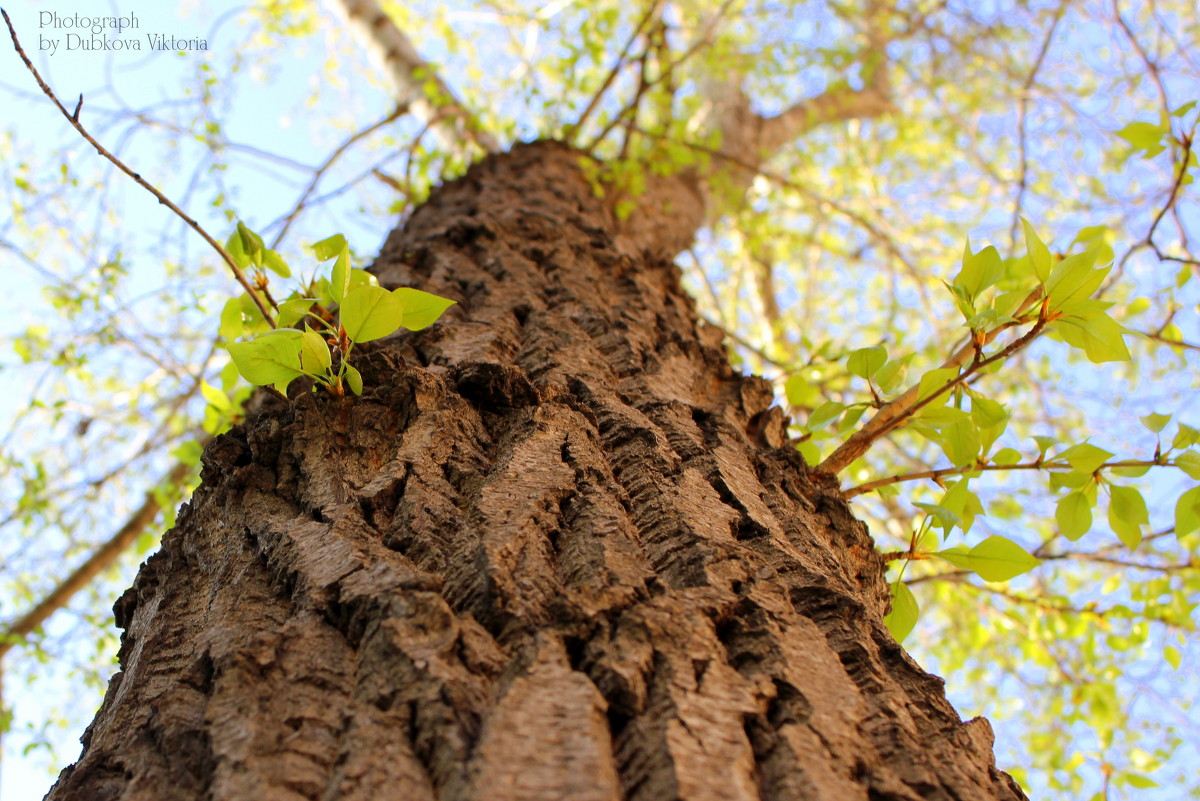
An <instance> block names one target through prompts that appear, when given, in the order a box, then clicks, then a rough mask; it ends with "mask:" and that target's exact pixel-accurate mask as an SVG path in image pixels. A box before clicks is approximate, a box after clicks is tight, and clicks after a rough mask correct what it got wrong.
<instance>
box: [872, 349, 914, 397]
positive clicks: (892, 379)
mask: <svg viewBox="0 0 1200 801" xmlns="http://www.w3.org/2000/svg"><path fill="white" fill-rule="evenodd" d="M915 355H916V354H915V353H910V354H908V355H907V356H901V357H900V358H899V359H892V360H891V361H890V362H888V363H887V364H885V365H884V366H883V367H880V368H879V370H878V371H877V372H876V373H875V386H877V387H879V390H880V391H881V392H884V393H888V392H893V391H895V390H896V389H897V388H898V387H899V386H900V385H901V384H902V383H903V382H904V379H905V377H906V376H907V375H908V363H909V362H911V361H912V360H913V357H914V356H915Z"/></svg>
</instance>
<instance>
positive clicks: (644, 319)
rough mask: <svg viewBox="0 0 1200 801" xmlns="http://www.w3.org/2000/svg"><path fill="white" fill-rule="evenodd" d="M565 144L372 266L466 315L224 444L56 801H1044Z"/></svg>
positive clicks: (764, 389)
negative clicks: (999, 761) (910, 631)
mask: <svg viewBox="0 0 1200 801" xmlns="http://www.w3.org/2000/svg"><path fill="white" fill-rule="evenodd" d="M577 158H578V157H577V156H576V154H574V153H572V152H571V151H569V150H568V149H566V148H565V147H563V146H561V145H556V144H552V143H539V144H534V145H526V146H519V147H518V148H516V149H514V150H513V151H512V152H510V153H506V154H501V155H497V156H494V157H491V158H489V159H488V160H487V161H485V162H483V163H481V164H479V165H476V166H475V167H473V168H472V169H471V170H470V172H469V173H468V174H467V175H466V176H465V177H464V178H462V179H460V180H458V181H455V182H453V183H451V184H449V185H447V186H445V187H443V188H441V189H440V190H438V191H437V192H436V193H435V194H434V196H433V197H432V198H430V200H429V202H428V203H427V204H426V205H425V206H424V207H423V208H421V209H420V210H418V211H417V212H416V213H415V214H414V215H413V217H412V218H411V219H410V220H409V221H408V223H407V224H406V225H405V227H404V228H403V229H402V230H399V231H396V232H394V233H393V234H392V236H391V237H390V238H389V240H388V242H387V243H386V245H385V246H384V248H383V251H382V253H381V254H380V256H379V259H378V261H377V263H376V265H375V267H374V269H375V271H376V273H377V274H378V276H379V277H380V280H381V281H382V282H383V283H384V285H386V286H397V285H414V286H419V287H421V288H423V289H426V290H429V291H433V292H437V293H439V294H443V295H447V296H449V297H453V298H455V299H456V300H458V301H459V303H458V305H456V306H454V307H452V309H451V310H450V311H449V312H448V313H447V314H446V316H445V318H444V319H443V321H442V322H441V323H439V324H437V325H435V326H434V327H432V328H430V329H427V330H426V331H423V332H420V333H417V334H413V333H402V334H400V335H397V336H394V337H391V338H388V339H386V340H382V341H380V342H379V343H373V345H372V346H370V347H367V348H364V351H366V352H365V353H364V357H363V359H362V360H361V361H360V366H361V369H362V372H363V375H364V380H365V383H366V386H367V387H368V389H367V391H366V393H365V394H364V396H363V397H362V398H360V399H342V400H338V399H334V398H332V397H329V396H327V395H324V394H318V395H313V394H310V393H307V392H305V391H303V390H304V388H303V387H298V388H296V391H294V393H293V394H294V395H295V396H296V397H295V400H294V402H293V403H292V404H291V405H290V406H286V407H285V406H284V404H282V403H281V402H277V401H270V400H269V401H267V403H266V407H265V408H264V409H263V410H262V411H261V412H260V413H259V414H258V415H257V416H256V417H254V418H253V419H252V420H250V421H249V422H247V423H246V424H244V425H242V426H239V427H236V428H235V429H233V430H232V431H230V432H228V433H227V434H225V435H222V436H221V437H219V438H218V439H217V440H215V441H214V442H213V443H212V444H211V445H210V446H209V447H208V449H207V450H206V452H205V454H204V458H203V473H202V479H203V482H202V485H201V487H200V488H199V490H197V492H196V493H195V496H194V498H193V500H192V501H191V503H190V504H188V505H186V506H185V507H184V509H183V510H182V511H181V513H180V515H179V518H178V524H177V525H176V527H175V528H174V529H172V530H171V531H170V532H168V533H167V535H166V536H165V537H164V540H163V546H162V550H161V551H160V552H159V553H157V554H155V555H154V556H153V557H151V558H150V559H149V560H148V561H147V563H146V564H145V565H144V566H143V568H142V570H141V572H140V574H139V576H138V578H137V580H136V582H135V584H134V586H133V587H132V588H131V589H130V590H128V591H127V592H126V593H125V595H124V596H123V597H122V598H121V600H120V601H119V602H118V603H117V606H116V614H117V621H118V624H119V625H120V626H121V627H122V628H123V629H124V630H125V632H124V636H123V638H122V645H121V652H120V660H121V668H122V669H121V672H120V673H118V674H117V675H116V677H114V678H113V680H112V683H111V685H110V687H109V690H108V694H107V696H106V698H105V701H104V704H103V706H102V707H101V709H100V711H99V712H98V714H97V716H96V720H95V721H94V723H93V724H92V725H91V726H90V727H89V729H88V731H87V733H86V734H85V735H84V738H83V742H84V751H83V754H82V756H81V758H80V760H79V762H78V763H76V764H75V765H74V766H72V767H70V768H67V769H66V770H65V771H63V773H62V775H61V776H60V778H59V781H58V783H57V784H56V785H55V787H54V788H53V789H52V790H51V791H50V793H49V795H48V798H51V799H57V800H58V801H110V800H111V799H139V800H141V799H146V800H147V801H148V800H150V799H153V800H154V801H173V800H174V799H179V800H180V801H183V800H184V799H187V800H189V801H190V800H191V799H212V800H214V801H216V800H222V801H223V800H225V799H228V800H229V801H244V800H245V799H268V800H269V801H276V800H278V801H301V799H304V800H305V801H308V800H310V799H313V800H315V799H322V800H323V801H333V800H334V799H338V800H343V799H344V800H346V801H349V800H350V799H363V800H364V801H366V800H368V799H369V800H371V801H379V800H380V799H404V800H405V801H410V800H411V801H425V800H426V799H428V800H430V801H432V800H433V799H439V801H537V800H540V799H546V801H550V800H551V799H554V800H557V799H571V800H572V801H592V800H593V799H594V800H595V801H616V800H617V799H629V800H630V801H634V800H637V801H641V800H643V799H644V800H645V801H651V800H653V801H664V800H666V799H686V800H687V801H704V800H706V799H712V801H743V800H745V801H750V800H751V799H780V800H781V801H783V800H785V799H827V800H829V801H834V800H835V799H836V800H840V799H870V800H872V801H884V800H885V799H887V800H889V801H890V800H891V799H896V800H897V801H899V800H900V799H905V800H907V799H971V800H972V801H975V800H976V799H1019V798H1023V797H1024V796H1023V794H1022V793H1021V791H1020V790H1019V789H1018V788H1017V786H1016V784H1015V783H1014V782H1013V781H1012V780H1011V779H1010V778H1009V777H1008V776H1007V775H1006V774H1004V773H1002V772H1000V771H998V770H997V769H996V767H995V764H994V761H993V757H992V750H991V746H992V738H991V731H990V728H989V726H988V724H987V722H986V721H984V720H982V719H977V720H975V721H971V722H968V723H963V722H962V721H960V719H959V717H958V716H957V714H956V713H955V712H954V710H953V709H952V708H951V706H950V705H949V703H948V702H947V701H946V700H945V696H944V693H943V689H942V682H941V680H940V679H938V678H937V677H934V676H931V675H929V674H926V673H925V672H923V671H922V670H921V669H920V668H919V667H918V666H917V665H916V664H915V663H914V662H913V661H912V660H911V659H910V658H909V657H908V656H907V655H906V654H905V653H904V652H903V650H901V648H900V647H899V646H898V645H897V644H896V643H895V642H894V641H893V640H892V638H891V636H890V635H889V634H888V632H887V630H886V629H885V627H884V626H883V624H882V622H881V617H882V615H883V614H884V612H885V610H886V606H887V603H888V600H887V599H888V592H887V587H886V585H885V582H884V578H883V565H882V562H881V561H880V558H879V557H878V556H877V555H876V553H875V551H874V550H873V547H872V542H871V539H870V537H869V535H868V533H867V531H866V529H865V527H864V526H863V524H862V523H860V522H858V521H856V520H855V519H854V518H853V517H852V516H851V514H850V512H849V510H848V508H847V506H846V504H845V502H844V501H842V500H841V499H840V497H839V495H838V494H837V491H836V486H835V484H834V482H832V481H830V480H823V479H822V478H821V476H820V475H819V474H816V473H811V472H809V471H808V469H807V468H806V467H805V465H804V464H803V462H802V460H801V459H800V457H799V456H798V455H797V453H796V452H795V451H794V450H793V449H791V448H790V447H788V446H787V443H786V441H785V439H784V432H783V418H782V414H781V413H780V411H779V410H778V409H777V408H772V407H771V406H770V404H771V399H772V393H771V390H770V387H769V386H768V384H767V383H766V382H764V381H762V380H760V379H757V378H747V377H743V376H740V375H738V374H736V373H735V372H734V371H733V370H732V369H731V368H730V366H729V363H728V362H727V360H726V358H725V356H724V355H723V352H722V351H721V349H720V343H719V337H717V336H713V335H712V333H711V332H705V331H702V330H699V329H698V328H697V320H696V316H695V314H694V313H693V308H692V304H691V302H690V300H689V299H688V298H687V297H686V295H685V294H684V293H683V292H682V290H681V289H680V287H679V276H678V272H677V270H676V268H675V267H674V266H673V265H672V264H671V261H670V257H669V256H670V254H669V253H668V251H669V247H667V245H666V244H664V243H674V242H678V241H680V240H686V238H687V237H689V236H690V235H691V233H692V231H693V230H694V227H695V225H696V224H697V220H698V218H697V216H696V213H695V212H696V207H695V205H694V204H692V203H691V201H690V200H689V197H694V195H695V191H694V188H689V186H688V184H687V183H686V182H682V183H678V184H677V185H676V186H675V188H674V190H671V189H670V187H668V186H666V185H664V186H663V187H660V188H659V189H660V190H661V191H662V195H661V197H665V198H670V199H671V200H672V201H673V202H671V203H662V202H657V201H656V202H655V205H654V206H653V207H651V208H643V209H642V210H641V211H640V212H638V215H639V219H638V221H637V224H636V225H630V226H620V225H618V224H617V223H616V222H615V221H614V219H613V217H612V215H611V213H610V212H609V210H608V209H606V208H605V207H604V205H603V204H602V202H601V201H599V200H597V199H596V198H595V197H594V196H593V193H592V191H591V188H590V187H589V185H588V184H587V182H586V181H585V179H584V178H583V177H582V176H581V174H580V172H579V170H578V168H577Z"/></svg>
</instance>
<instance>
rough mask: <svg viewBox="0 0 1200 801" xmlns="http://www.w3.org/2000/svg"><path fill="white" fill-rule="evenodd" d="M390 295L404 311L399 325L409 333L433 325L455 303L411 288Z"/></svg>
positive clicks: (402, 288)
mask: <svg viewBox="0 0 1200 801" xmlns="http://www.w3.org/2000/svg"><path fill="white" fill-rule="evenodd" d="M392 294H393V295H394V296H395V297H396V298H397V299H398V300H399V301H400V307H401V308H402V309H403V310H404V320H403V321H402V322H401V323H400V324H401V325H403V326H404V327H405V328H407V329H408V330H409V331H420V330H421V329H422V328H427V327H429V326H431V325H433V324H434V323H435V322H437V319H438V318H439V317H441V316H442V312H444V311H446V309H448V308H450V307H451V306H453V305H454V304H455V302H456V301H453V300H450V299H449V298H443V297H439V296H437V295H432V294H430V293H428V292H422V291H421V290H419V289H412V288H411V287H401V288H399V289H397V290H396V291H395V292H393V293H392Z"/></svg>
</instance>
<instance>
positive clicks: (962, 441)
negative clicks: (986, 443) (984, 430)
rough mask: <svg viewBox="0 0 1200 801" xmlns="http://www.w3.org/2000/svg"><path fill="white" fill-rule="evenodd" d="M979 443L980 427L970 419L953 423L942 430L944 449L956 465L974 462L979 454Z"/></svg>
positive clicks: (947, 456)
mask: <svg viewBox="0 0 1200 801" xmlns="http://www.w3.org/2000/svg"><path fill="white" fill-rule="evenodd" d="M979 444H980V443H979V429H977V428H976V427H975V425H974V424H973V423H972V422H971V421H970V420H961V421H959V422H957V423H952V424H951V425H948V426H946V427H945V428H944V429H943V430H942V437H941V445H942V451H943V452H944V453H945V454H946V458H948V459H949V460H950V463H951V464H953V465H954V466H955V467H964V466H966V465H969V464H973V463H974V462H975V458H976V457H977V456H979Z"/></svg>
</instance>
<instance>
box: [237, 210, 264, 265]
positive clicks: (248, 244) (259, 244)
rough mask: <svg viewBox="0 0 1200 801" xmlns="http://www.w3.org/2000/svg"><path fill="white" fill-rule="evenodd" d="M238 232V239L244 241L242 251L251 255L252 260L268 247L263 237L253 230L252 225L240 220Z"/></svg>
mask: <svg viewBox="0 0 1200 801" xmlns="http://www.w3.org/2000/svg"><path fill="white" fill-rule="evenodd" d="M237 232H238V239H240V240H241V243H242V252H243V253H245V254H246V255H247V256H249V257H250V258H251V260H254V256H255V254H257V253H258V252H259V251H261V250H264V249H265V247H266V246H265V245H263V241H262V237H261V236H259V235H258V234H256V233H254V232H253V231H251V230H250V227H249V226H247V225H246V224H245V223H244V222H242V221H241V220H238V224H237ZM255 263H257V260H255Z"/></svg>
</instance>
